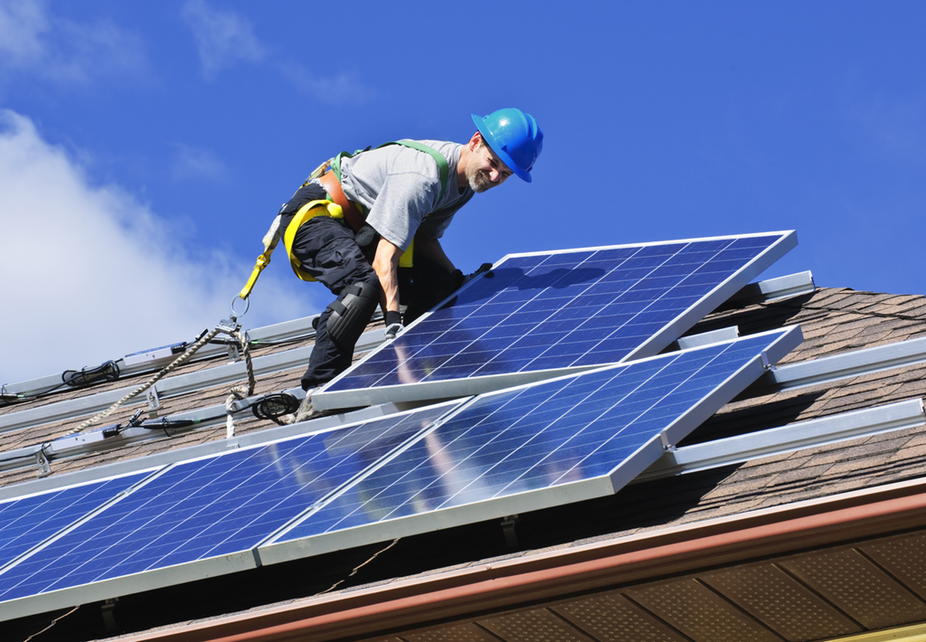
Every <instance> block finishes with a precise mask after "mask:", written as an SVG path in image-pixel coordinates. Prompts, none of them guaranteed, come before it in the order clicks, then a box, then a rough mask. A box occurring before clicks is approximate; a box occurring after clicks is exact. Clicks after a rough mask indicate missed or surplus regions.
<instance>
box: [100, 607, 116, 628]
mask: <svg viewBox="0 0 926 642" xmlns="http://www.w3.org/2000/svg"><path fill="white" fill-rule="evenodd" d="M118 602H119V598H113V599H111V600H106V602H105V603H104V604H103V606H102V607H100V609H101V611H102V614H103V625H104V626H105V627H106V632H107V633H115V632H116V631H118V630H119V629H118V627H117V626H116V616H115V614H114V613H113V611H114V610H115V608H116V604H117V603H118Z"/></svg>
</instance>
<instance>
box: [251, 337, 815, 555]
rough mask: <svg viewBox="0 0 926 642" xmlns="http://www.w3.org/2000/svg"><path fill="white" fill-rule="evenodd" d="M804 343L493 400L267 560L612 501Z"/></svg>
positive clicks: (422, 442)
mask: <svg viewBox="0 0 926 642" xmlns="http://www.w3.org/2000/svg"><path fill="white" fill-rule="evenodd" d="M800 341H801V333H800V329H799V328H791V329H787V330H778V331H774V332H768V333H764V334H760V335H754V336H750V337H745V338H741V339H737V340H735V341H732V342H727V343H722V344H715V345H711V346H707V347H703V348H696V349H691V350H687V351H683V352H678V353H672V354H667V355H663V356H659V357H653V358H650V359H645V360H639V361H634V362H632V363H629V364H627V365H623V366H612V367H608V368H605V369H598V370H594V371H591V372H586V373H582V374H577V375H570V376H567V377H563V378H558V379H555V380H551V381H545V382H541V383H533V384H529V385H526V386H522V387H519V388H515V389H510V390H505V391H501V392H496V393H490V394H485V395H483V396H481V397H478V398H477V399H476V400H474V401H473V402H472V403H469V404H467V405H466V406H464V407H462V408H461V409H460V410H458V411H456V412H455V413H454V414H453V415H451V416H449V417H447V418H446V419H445V420H443V421H442V422H440V424H439V425H437V426H436V427H435V428H434V429H433V430H432V431H430V432H428V433H427V434H426V435H424V436H423V437H422V438H419V439H417V440H415V441H414V442H413V443H411V444H409V445H408V447H406V448H405V449H403V450H401V451H399V452H397V453H396V454H395V455H394V456H393V457H391V458H388V460H387V461H384V462H383V463H382V464H380V465H378V466H376V467H374V468H373V469H371V471H370V472H369V473H368V474H366V475H364V476H363V477H362V478H360V479H358V480H357V481H356V482H355V483H353V484H351V485H350V486H349V487H347V488H345V489H343V491H342V492H341V493H340V494H339V495H337V496H336V497H334V498H332V499H331V500H329V501H328V502H326V503H325V504H324V505H323V506H321V507H320V508H318V509H317V510H316V511H314V512H312V513H311V514H309V515H308V516H307V517H306V518H304V519H303V520H302V521H300V522H299V523H297V524H295V525H294V526H293V527H291V528H290V529H289V530H288V531H286V532H285V533H283V534H281V535H279V536H277V538H276V539H275V540H274V541H273V543H272V544H268V545H265V546H263V547H261V549H260V555H261V559H262V560H263V561H264V562H265V563H273V562H279V561H286V560H288V559H292V558H293V557H298V556H302V555H305V551H307V550H311V551H312V552H313V553H320V552H326V551H328V550H335V549H338V548H347V547H350V546H353V545H358V544H359V543H361V542H363V543H368V542H370V541H375V540H377V539H378V540H386V539H391V538H394V537H399V536H403V535H409V534H413V533H418V532H426V531H431V530H434V529H437V528H446V527H449V526H455V525H460V524H463V523H471V522H476V521H482V520H485V519H491V518H495V517H502V516H505V515H511V514H517V513H520V512H525V511H529V510H536V509H540V508H546V507H549V506H554V505H558V504H563V503H571V502H575V501H580V500H583V499H589V498H592V497H601V496H604V495H609V494H612V493H614V492H616V491H617V490H619V489H620V488H621V487H623V486H624V485H625V484H627V483H629V482H630V481H631V480H632V479H633V478H634V477H635V476H636V475H638V474H639V473H640V472H642V471H643V470H644V469H645V468H646V467H648V466H649V465H651V464H652V463H653V462H655V461H656V460H657V459H658V458H659V456H660V455H661V454H662V452H663V448H664V445H666V444H672V443H676V442H677V441H678V440H680V439H682V438H683V437H684V436H685V435H687V434H688V433H689V432H690V431H691V430H693V429H694V428H695V427H697V426H698V425H699V424H700V423H701V422H702V421H703V420H705V419H706V418H707V417H709V416H710V415H711V414H713V413H714V412H715V411H716V410H717V409H718V408H720V407H721V406H722V405H723V404H725V403H726V402H728V401H729V400H730V399H731V398H732V397H733V396H735V395H736V394H737V393H739V392H740V391H741V390H742V389H743V388H745V387H746V386H747V385H748V384H749V383H751V382H752V381H754V380H755V379H756V378H758V377H759V376H760V375H761V374H762V373H763V372H764V370H765V367H766V365H767V364H768V363H770V362H771V363H774V362H776V361H777V360H778V359H780V358H781V357H782V356H784V355H785V354H787V352H789V351H790V350H791V349H792V348H793V347H794V346H796V345H797V344H798V343H799V342H800Z"/></svg>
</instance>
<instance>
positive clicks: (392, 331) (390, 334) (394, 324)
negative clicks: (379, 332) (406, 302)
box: [386, 310, 405, 339]
mask: <svg viewBox="0 0 926 642" xmlns="http://www.w3.org/2000/svg"><path fill="white" fill-rule="evenodd" d="M404 329H405V327H404V326H403V325H402V314H401V313H399V312H396V311H394V310H388V311H387V312H386V339H395V338H396V337H397V336H399V333H401V332H402V330H404Z"/></svg>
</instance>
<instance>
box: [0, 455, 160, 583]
mask: <svg viewBox="0 0 926 642" xmlns="http://www.w3.org/2000/svg"><path fill="white" fill-rule="evenodd" d="M146 475H148V473H139V474H135V475H126V476H124V477H117V478H115V479H108V480H105V481H100V482H94V483H91V484H83V485H81V486H75V487H71V488H65V489H62V490H57V491H50V492H46V493H42V494H39V495H33V496H31V497H25V498H23V499H15V500H10V501H6V502H3V503H0V567H2V566H4V565H6V564H8V563H10V562H11V561H13V560H14V559H15V558H16V557H18V556H19V555H22V554H23V553H25V552H27V551H28V550H30V549H31V548H33V547H34V546H37V545H39V544H41V543H42V542H44V541H45V540H46V539H48V538H49V537H51V536H53V535H55V534H56V533H58V532H60V531H62V530H64V529H65V528H67V527H68V526H70V525H71V524H73V523H75V522H76V521H77V520H79V519H81V518H83V517H84V516H86V515H87V514H89V513H90V512H91V511H94V510H96V509H97V508H99V507H100V506H102V505H103V504H104V503H106V502H107V501H109V500H111V499H113V498H114V497H115V496H116V495H118V494H119V493H120V492H122V491H124V490H125V489H127V488H128V487H130V486H131V485H133V484H135V483H136V482H138V481H140V480H141V479H143V478H144V477H145V476H146Z"/></svg>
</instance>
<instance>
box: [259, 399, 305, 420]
mask: <svg viewBox="0 0 926 642" xmlns="http://www.w3.org/2000/svg"><path fill="white" fill-rule="evenodd" d="M298 409H299V399H298V398H296V396H295V395H291V394H289V393H288V392H275V393H273V394H269V395H266V396H264V397H263V398H262V399H261V400H260V401H258V402H257V403H255V404H254V405H253V407H252V408H251V412H252V413H253V414H254V416H255V417H257V418H258V419H270V420H271V421H276V420H277V419H278V418H279V417H282V416H283V415H291V414H292V413H294V412H296V410H298Z"/></svg>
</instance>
